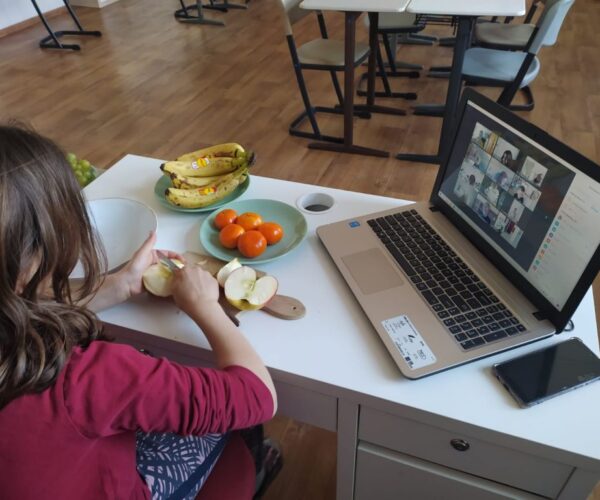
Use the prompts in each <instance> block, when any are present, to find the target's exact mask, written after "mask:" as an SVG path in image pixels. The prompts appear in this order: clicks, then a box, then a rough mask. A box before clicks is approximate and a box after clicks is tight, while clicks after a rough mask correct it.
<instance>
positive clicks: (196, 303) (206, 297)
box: [171, 265, 220, 316]
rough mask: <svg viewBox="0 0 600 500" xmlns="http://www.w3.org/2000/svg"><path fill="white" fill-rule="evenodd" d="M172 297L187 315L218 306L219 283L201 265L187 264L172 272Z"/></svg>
mask: <svg viewBox="0 0 600 500" xmlns="http://www.w3.org/2000/svg"><path fill="white" fill-rule="evenodd" d="M171 290H172V293H173V299H174V300H175V303H176V304H177V306H178V307H179V308H180V309H181V310H182V311H183V312H185V313H186V314H187V315H189V316H194V314H196V313H203V312H208V311H209V310H210V309H211V308H212V307H215V306H216V307H220V306H219V303H218V301H219V283H217V280H216V279H215V278H213V277H212V275H211V274H210V273H209V272H208V271H205V270H204V269H202V268H201V267H198V266H194V265H189V266H185V267H184V268H183V269H180V270H179V271H174V272H173V282H172V288H171Z"/></svg>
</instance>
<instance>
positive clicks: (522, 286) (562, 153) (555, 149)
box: [430, 88, 600, 333]
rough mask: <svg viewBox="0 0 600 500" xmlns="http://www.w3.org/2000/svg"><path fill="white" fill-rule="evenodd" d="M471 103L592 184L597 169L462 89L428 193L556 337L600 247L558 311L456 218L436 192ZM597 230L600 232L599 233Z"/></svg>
mask: <svg viewBox="0 0 600 500" xmlns="http://www.w3.org/2000/svg"><path fill="white" fill-rule="evenodd" d="M469 101H471V102H472V103H474V104H476V105H477V106H479V107H480V108H482V109H484V110H485V111H487V112H488V113H490V114H491V115H493V116H494V117H496V118H498V119H499V120H500V121H501V122H504V123H506V124H507V125H509V126H510V127H513V128H514V129H515V130H517V131H518V132H520V133H522V134H523V135H525V136H526V137H529V138H531V139H532V140H533V141H535V142H536V143H538V144H539V145H540V146H542V147H544V148H546V149H547V150H548V151H550V152H552V153H553V154H555V155H556V156H558V157H559V158H561V159H562V160H564V161H565V162H566V163H568V164H570V165H571V166H572V167H574V168H576V169H577V170H579V171H581V172H583V173H584V174H586V175H588V176H589V177H591V178H592V179H594V180H595V181H596V182H598V183H600V166H598V165H597V164H596V163H594V162H592V161H591V160H589V159H588V158H586V157H584V156H583V155H581V154H579V153H577V152H576V151H574V150H573V149H571V148H570V147H568V146H567V145H565V144H563V143H562V142H560V141H558V140H557V139H555V138H553V137H552V136H550V135H549V134H548V133H546V132H545V131H544V130H542V129H540V128H539V127H537V126H535V125H533V124H532V123H530V122H528V121H526V120H524V119H523V118H521V117H519V116H517V115H516V114H514V113H512V112H511V111H509V110H508V109H506V108H505V107H503V106H501V105H500V104H498V103H496V102H494V101H492V100H490V99H488V98H487V97H485V96H483V95H481V94H479V93H477V92H475V91H474V90H473V89H469V88H467V89H465V90H464V92H463V94H462V98H461V103H460V106H459V110H460V116H459V117H458V120H457V121H456V126H455V128H454V133H453V134H452V137H451V141H452V142H451V143H450V144H445V145H444V146H446V147H444V148H443V151H447V154H446V155H445V157H444V158H443V159H442V163H441V165H440V170H439V172H438V176H437V178H436V180H435V184H434V187H433V191H432V193H431V198H430V202H431V204H432V205H434V206H435V207H436V208H437V209H439V210H440V212H442V213H443V214H444V215H445V216H446V217H447V218H448V219H449V220H450V221H451V222H452V223H453V224H454V225H455V226H456V227H457V228H458V229H459V230H460V231H461V233H462V234H464V235H465V237H466V238H467V239H468V240H469V241H470V242H471V243H472V244H473V245H474V246H475V247H476V248H477V249H478V250H479V251H480V252H481V253H482V254H483V255H484V256H485V257H486V258H487V259H488V260H489V261H490V262H491V263H492V264H493V265H494V266H495V267H496V268H497V269H498V270H499V271H500V272H501V273H502V274H503V275H504V276H505V277H506V278H507V279H508V280H509V281H510V282H511V283H512V284H513V285H515V287H517V288H518V289H519V290H521V291H522V292H523V294H524V295H525V296H526V297H527V298H528V299H529V300H530V301H531V303H532V304H534V305H535V306H536V307H537V308H538V309H539V311H538V313H539V314H536V316H537V317H538V319H548V320H549V321H551V322H552V324H553V325H554V327H555V328H556V332H557V333H560V332H561V331H563V330H564V328H565V326H566V325H567V323H568V322H569V319H571V316H572V315H573V313H574V312H575V310H576V309H577V307H578V306H579V304H580V302H581V300H582V299H583V297H584V295H585V294H586V292H587V291H588V289H589V287H590V286H591V285H592V282H593V281H594V278H595V277H596V275H597V274H598V272H599V271H600V245H599V246H598V247H597V248H596V250H595V252H594V254H593V256H592V258H591V259H590V261H589V263H588V265H587V266H586V267H585V269H584V271H583V273H582V274H581V277H580V278H579V280H578V282H577V284H576V285H575V287H574V288H573V290H572V292H571V294H570V296H569V298H568V300H567V301H566V302H565V304H564V306H563V308H562V309H561V310H559V309H557V308H556V307H555V306H554V305H553V304H552V303H551V302H550V301H549V300H548V299H546V297H544V296H543V295H542V294H541V293H540V292H539V291H538V290H537V289H536V288H535V287H534V286H533V285H532V284H531V283H530V282H529V281H528V280H527V279H526V278H525V277H524V276H522V275H521V274H520V273H518V272H515V270H514V268H513V267H512V266H511V265H510V264H509V263H508V262H507V261H506V260H505V258H504V257H502V255H501V254H500V253H499V252H498V251H497V250H496V249H494V247H493V246H492V245H490V244H489V243H488V242H487V241H486V240H485V239H484V238H483V237H482V236H481V235H480V234H478V233H477V232H476V231H475V230H474V229H473V228H472V227H471V226H470V225H469V224H468V223H467V222H466V221H465V220H464V219H463V218H462V217H460V216H459V215H458V214H457V213H456V212H455V211H454V210H453V209H452V207H450V206H449V205H448V204H447V203H446V202H445V201H444V199H443V198H441V197H440V195H439V192H440V189H441V186H442V182H443V180H444V177H445V175H446V170H447V169H448V167H449V162H450V159H451V158H452V150H453V148H454V145H455V142H456V139H457V136H458V131H459V129H460V125H461V123H462V120H463V117H464V113H465V110H466V107H467V103H468V102H469ZM599 230H600V229H599Z"/></svg>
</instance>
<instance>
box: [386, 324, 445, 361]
mask: <svg viewBox="0 0 600 500" xmlns="http://www.w3.org/2000/svg"><path fill="white" fill-rule="evenodd" d="M381 324H382V325H383V328H385V330H386V331H387V332H388V335H389V336H390V338H391V339H392V340H393V341H394V344H395V345H396V347H397V349H398V350H399V351H400V354H402V357H403V358H404V361H406V364H408V366H409V367H410V369H411V370H417V369H419V368H423V367H424V366H428V365H431V364H433V363H435V362H436V361H437V358H436V357H435V355H434V354H433V352H432V351H431V349H430V348H429V346H428V345H427V343H426V342H425V340H423V337H422V336H421V334H420V333H419V332H418V331H417V329H416V328H415V325H413V324H412V323H411V321H410V319H408V316H405V315H401V316H396V317H395V318H390V319H386V320H384V321H382V322H381Z"/></svg>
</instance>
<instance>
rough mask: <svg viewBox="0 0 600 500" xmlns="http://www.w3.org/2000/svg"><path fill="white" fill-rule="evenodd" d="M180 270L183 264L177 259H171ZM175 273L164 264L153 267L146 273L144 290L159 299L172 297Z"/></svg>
mask: <svg viewBox="0 0 600 500" xmlns="http://www.w3.org/2000/svg"><path fill="white" fill-rule="evenodd" d="M171 260H172V261H173V262H174V263H175V264H176V265H177V266H178V267H179V268H182V267H183V263H182V262H180V261H179V260H177V259H171ZM172 278H173V272H172V271H171V270H170V269H169V268H168V267H167V266H165V265H164V264H161V263H160V262H159V263H158V264H153V265H151V266H150V267H149V268H148V269H146V270H145V271H144V274H143V275H142V282H143V283H144V288H145V289H146V290H148V292H150V293H151V294H152V295H156V296H158V297H169V296H170V295H171V280H172Z"/></svg>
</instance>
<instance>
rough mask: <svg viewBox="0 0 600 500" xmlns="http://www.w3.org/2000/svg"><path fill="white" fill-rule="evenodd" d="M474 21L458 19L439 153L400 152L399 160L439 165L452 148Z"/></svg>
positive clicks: (472, 18)
mask: <svg viewBox="0 0 600 500" xmlns="http://www.w3.org/2000/svg"><path fill="white" fill-rule="evenodd" d="M474 21H475V18H474V17H462V16H461V17H459V19H458V29H457V33H456V43H455V45H454V55H453V57H452V69H451V71H450V79H449V82H448V92H447V94H446V105H445V107H444V119H443V122H442V132H441V134H440V142H439V146H438V151H437V153H436V154H435V155H423V154H413V153H400V154H398V155H396V158H398V159H399V160H406V161H419V162H423V163H437V164H438V165H439V164H441V163H442V161H444V158H445V157H446V154H447V153H448V151H449V150H450V147H451V145H452V140H453V138H454V135H453V134H454V126H455V122H456V112H457V111H458V103H459V100H460V91H461V89H462V67H463V62H464V59H465V52H466V51H467V49H468V48H469V43H470V41H471V31H472V29H473V23H474Z"/></svg>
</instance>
